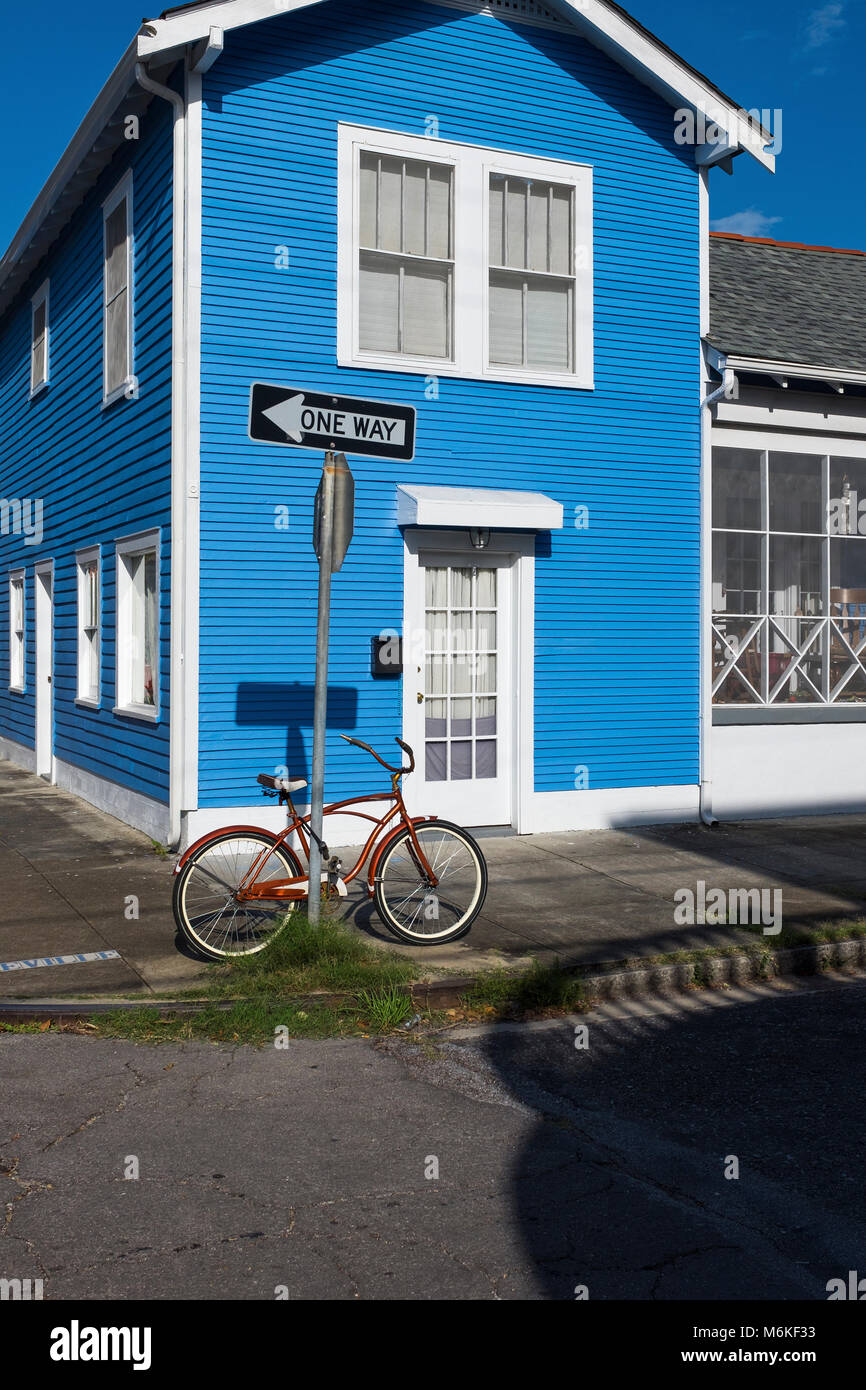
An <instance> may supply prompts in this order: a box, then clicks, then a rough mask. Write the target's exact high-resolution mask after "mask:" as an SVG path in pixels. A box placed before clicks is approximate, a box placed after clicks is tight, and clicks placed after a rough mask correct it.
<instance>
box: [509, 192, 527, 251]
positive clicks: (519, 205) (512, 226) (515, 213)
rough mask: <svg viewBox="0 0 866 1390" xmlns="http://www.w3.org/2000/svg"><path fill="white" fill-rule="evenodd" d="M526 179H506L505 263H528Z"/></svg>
mask: <svg viewBox="0 0 866 1390" xmlns="http://www.w3.org/2000/svg"><path fill="white" fill-rule="evenodd" d="M526 187H527V185H526V180H525V179H510V178H509V179H506V180H505V264H506V265H513V266H521V267H524V266H525V265H526Z"/></svg>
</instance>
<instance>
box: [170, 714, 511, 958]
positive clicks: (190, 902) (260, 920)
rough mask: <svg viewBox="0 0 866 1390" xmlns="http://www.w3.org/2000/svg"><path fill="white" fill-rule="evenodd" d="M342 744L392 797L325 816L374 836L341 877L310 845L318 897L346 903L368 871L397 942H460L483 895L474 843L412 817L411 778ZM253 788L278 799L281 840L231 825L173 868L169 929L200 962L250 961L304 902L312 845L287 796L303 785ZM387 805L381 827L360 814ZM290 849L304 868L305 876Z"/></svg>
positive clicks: (428, 819) (356, 799)
mask: <svg viewBox="0 0 866 1390" xmlns="http://www.w3.org/2000/svg"><path fill="white" fill-rule="evenodd" d="M340 737H341V738H344V739H345V740H346V742H347V743H351V744H354V746H355V747H356V748H363V749H365V750H366V752H368V753H370V754H372V756H373V757H374V758H375V759H376V761H377V762H379V763H381V764H382V766H383V767H384V768H385V769H386V770H387V771H388V772H389V773H390V774H391V790H390V791H389V792H376V793H374V794H373V795H372V796H353V797H350V798H349V799H348V800H347V801H335V802H333V803H332V804H331V805H330V806H326V807H325V812H324V814H325V816H326V817H328V816H334V815H349V816H356V817H358V818H359V819H361V820H367V821H371V822H372V823H373V827H374V828H373V830H372V831H371V832H370V836H369V838H368V840H367V843H366V844H365V845H364V848H363V849H362V851H361V853H360V855H359V857H358V860H357V863H356V864H355V865H354V867H353V868H352V869H351V870H350V871H349V872H348V873H347V874H346V875H345V877H344V876H343V865H342V862H341V861H340V859H339V858H338V857H337V856H336V855H332V854H331V853H330V851H329V849H328V846H327V845H326V844H325V842H324V840H323V839H319V837H318V836H317V835H316V836H315V839H316V841H317V842H318V845H319V849H320V850H321V853H322V864H323V866H327V867H326V868H323V872H322V884H321V889H320V891H321V893H322V896H323V897H329V898H332V897H345V896H346V894H347V889H346V885H347V884H349V883H351V882H352V880H353V879H355V878H357V877H358V875H359V874H360V873H361V871H362V870H363V868H364V866H365V864H367V862H368V861H369V869H368V873H367V893H368V895H369V897H371V898H372V899H374V900H375V903H376V909H377V911H378V913H379V916H380V917H381V918H382V921H383V922H384V923H385V925H386V926H387V927H388V928H389V930H390V931H392V932H393V933H394V935H395V936H397V937H399V938H400V940H401V941H408V942H411V943H412V945H415V946H438V945H441V944H442V943H443V942H444V941H455V940H456V939H457V938H458V937H460V936H464V935H465V934H466V932H468V931H469V928H470V927H471V926H472V923H473V922H474V921H475V918H476V917H477V916H478V914H479V912H480V911H481V907H482V905H483V903H484V899H485V897H486V895H487V865H486V863H485V861H484V855H483V854H482V853H481V850H480V849H479V848H478V845H477V844H476V843H475V841H474V840H473V838H472V836H471V835H469V834H467V832H466V831H465V830H462V829H461V828H460V826H459V825H452V824H451V823H450V822H449V821H443V820H440V819H439V818H438V817H437V816H410V815H409V814H408V812H407V810H406V806H405V804H404V802H403V793H402V791H401V790H400V779H401V778H402V777H404V776H407V775H408V774H409V773H410V772H413V771H414V769H415V755H414V753H413V752H412V749H411V748H410V747H409V745H408V744H407V743H404V742H403V741H402V739H399V738H398V739H395V742H396V743H397V744H399V746H400V748H402V750H403V752H404V753H406V754H407V755H408V758H409V764H408V766H407V767H404V766H402V764H401V766H400V767H392V766H391V765H390V763H386V762H385V760H384V758H380V757H379V754H378V753H377V752H375V750H374V749H372V748H371V747H370V745H369V744H368V743H362V742H361V740H360V739H357V738H350V737H349V736H348V734H341V735H340ZM258 782H259V784H260V786H261V787H262V789H263V792H264V795H265V796H278V797H279V800H280V805H285V806H286V807H287V808H288V811H287V825H286V828H285V830H282V831H280V833H279V834H273V833H271V832H270V831H268V830H263V829H261V828H260V827H258V826H250V825H233V826H230V827H229V828H228V829H226V830H216V831H211V833H210V834H209V835H204V836H203V837H202V838H201V839H200V840H197V841H196V843H195V844H194V845H190V847H189V849H188V850H186V852H185V853H184V854H183V855H182V856H181V858H180V859H179V860H178V862H177V864H176V866H175V881H174V894H173V898H172V906H173V908H174V916H175V921H176V922H177V925H178V927H179V929H180V931H181V933H182V935H183V936H184V938H185V939H186V940H187V942H188V943H189V944H190V946H192V948H193V949H194V950H195V951H196V953H197V954H199V955H201V956H204V957H205V958H206V959H208V960H225V959H226V958H231V957H233V956H250V955H255V954H256V952H258V951H262V950H264V948H265V947H266V946H267V945H268V943H269V942H270V941H273V939H274V938H275V937H276V936H277V935H278V934H279V932H281V931H282V930H283V929H284V927H285V926H286V925H287V923H288V921H289V918H290V917H291V914H292V912H294V911H295V910H296V909H297V907H298V906H299V904H300V903H302V902H305V901H306V899H307V897H308V894H309V890H310V884H309V863H310V842H311V839H312V838H313V836H314V832H313V830H312V827H311V825H310V817H309V815H306V816H300V815H299V814H298V812H297V811H296V810H295V807H294V804H293V802H292V793H293V792H296V791H300V789H301V788H302V787H305V786H306V785H307V784H306V782H305V781H302V780H299V779H292V778H289V777H272V776H269V775H268V774H266V773H262V774H261V775H260V776H259V778H258ZM371 801H387V802H390V803H391V806H390V809H389V810H387V811H385V812H384V814H383V815H382V816H380V817H376V816H374V815H371V814H370V812H369V811H361V810H358V809H349V808H357V807H358V806H360V805H362V804H364V803H369V802H371ZM292 836H296V842H295V843H296V845H297V846H298V848H299V849H300V851H301V854H302V855H303V856H304V858H305V859H306V861H307V873H306V874H305V873H304V870H303V866H302V864H301V859H300V858H299V856H298V853H297V850H296V849H295V848H293V847H291V846H290V845H289V840H290V839H291V837H292Z"/></svg>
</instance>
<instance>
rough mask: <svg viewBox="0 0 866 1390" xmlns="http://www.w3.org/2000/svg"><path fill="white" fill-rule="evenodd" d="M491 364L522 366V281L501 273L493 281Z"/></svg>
mask: <svg viewBox="0 0 866 1390" xmlns="http://www.w3.org/2000/svg"><path fill="white" fill-rule="evenodd" d="M490 361H491V362H501V363H509V364H511V363H513V364H516V365H518V366H519V365H521V364H522V362H523V281H522V280H520V279H518V278H517V277H516V276H512V275H504V274H502V272H497V273H495V274H492V275H491V277H490Z"/></svg>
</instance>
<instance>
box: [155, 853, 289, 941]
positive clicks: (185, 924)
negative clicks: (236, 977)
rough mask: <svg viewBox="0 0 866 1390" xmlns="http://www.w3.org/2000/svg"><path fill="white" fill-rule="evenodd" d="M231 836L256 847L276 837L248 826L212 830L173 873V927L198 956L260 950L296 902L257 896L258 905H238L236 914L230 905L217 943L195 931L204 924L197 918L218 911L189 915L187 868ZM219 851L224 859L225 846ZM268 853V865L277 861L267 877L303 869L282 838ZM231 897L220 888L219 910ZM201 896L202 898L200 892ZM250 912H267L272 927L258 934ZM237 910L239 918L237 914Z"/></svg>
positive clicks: (194, 867) (197, 866)
mask: <svg viewBox="0 0 866 1390" xmlns="http://www.w3.org/2000/svg"><path fill="white" fill-rule="evenodd" d="M232 842H236V843H237V844H238V845H246V846H255V845H257V844H258V845H261V846H262V848H264V847H265V846H266V845H270V846H271V847H273V846H274V845H275V843H276V836H274V835H269V834H268V832H267V831H266V830H261V831H254V832H253V831H247V832H245V833H242V834H238V832H236V831H235V832H232V831H223V832H220V833H218V834H215V835H212V836H211V837H210V838H209V839H208V840H206V841H205V842H204V844H202V845H200V846H199V848H198V849H197V850H196V852H195V854H193V855H192V856H191V858H190V859H188V860H187V862H186V864H184V866H183V868H182V869H181V871H180V873H179V874H177V875H176V877H175V881H174V890H173V892H172V900H171V901H172V910H173V912H174V920H175V922H176V923H177V927H178V931H179V932H180V934H181V936H182V937H183V939H184V941H186V943H187V945H188V946H190V947H191V949H192V950H193V951H194V952H195V954H196V955H198V956H200V957H201V958H202V959H204V960H232V959H234V958H236V957H237V956H252V955H258V953H259V952H260V951H263V950H264V949H265V947H266V946H268V945H269V944H270V942H271V941H273V940H275V939H276V937H277V936H279V934H280V932H282V931H283V930H284V929H285V927H286V925H287V923H288V919H289V916H290V915H291V913H292V912H293V911H294V910H295V909H296V908H297V907H298V905H299V903H298V900H297V899H295V900H286V901H285V902H282V903H281V902H276V901H273V902H270V903H269V902H268V901H267V900H266V899H263V900H262V905H261V906H260V907H259V908H255V907H244V908H243V909H242V911H243V915H242V916H240V909H239V908H238V907H236V908H235V911H234V913H233V914H232V917H231V919H229V920H227V921H226V922H225V924H224V930H223V933H222V936H223V940H222V949H220V948H219V947H218V946H216V945H215V944H214V943H213V942H212V941H208V940H206V939H202V935H201V934H200V933H201V932H202V931H203V930H204V922H203V921H202V920H201V918H204V921H205V922H206V921H207V920H210V919H211V918H215V920H217V921H218V920H219V916H220V915H221V914H218V913H217V908H216V906H214V908H213V912H212V913H208V912H206V911H202V913H200V914H199V915H198V917H191V915H190V907H191V903H190V902H189V893H190V884H191V883H192V882H193V874H194V873H195V872H196V870H198V871H199V874H200V876H201V864H202V860H203V859H204V858H205V856H206V855H207V854H209V853H212V852H213V851H214V850H216V849H217V848H218V847H219V846H220V845H222V846H224V847H227V846H228V845H229V844H230V843H232ZM223 857H224V858H226V860H228V858H229V853H228V851H227V850H226V849H224V855H223ZM273 857H274V859H275V860H276V861H277V862H276V863H275V865H274V868H275V870H276V869H277V866H278V867H279V872H272V873H270V874H269V877H272V878H300V877H301V875H302V874H303V872H304V870H303V868H302V866H301V861H300V859H299V858H298V856H297V855H296V854H295V852H294V850H291V849H289V848H288V846H287V845H285V844H282V845H280V847H279V848H278V849H273ZM240 859H241V856H240V855H239V854H236V855H235V861H236V863H239V861H240ZM266 866H267V861H265V866H263V867H266ZM239 876H240V877H243V874H240V873H239ZM230 886H231V884H230V880H229V877H228V874H227V877H226V887H227V888H229V889H230ZM213 896H214V898H215V900H216V902H219V901H220V897H221V895H220V894H219V893H217V892H214V893H213ZM231 897H232V895H231V892H230V891H228V892H226V894H225V906H224V907H223V909H222V912H223V913H224V912H225V911H226V908H227V907H228V904H229V903H230V902H231ZM202 901H206V899H205V898H204V896H203V895H202ZM255 912H257V913H258V915H259V918H260V919H263V918H265V917H270V918H271V919H273V921H274V925H273V927H272V929H271V930H270V931H268V932H267V934H266V935H263V936H262V937H261V938H260V936H259V934H258V933H257V932H256V931H255V929H254V928H253V927H251V923H252V922H253V920H254V919H253V913H255ZM281 914H282V915H283V921H282V922H279V921H278V920H277V919H278V918H279V916H280V915H281ZM239 916H240V920H238V919H239ZM247 947H248V948H247Z"/></svg>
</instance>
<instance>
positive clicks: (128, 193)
mask: <svg viewBox="0 0 866 1390" xmlns="http://www.w3.org/2000/svg"><path fill="white" fill-rule="evenodd" d="M102 215H103V259H104V274H103V398H104V404H106V405H108V404H110V403H111V402H112V401H115V400H117V399H118V397H120V396H122V395H123V394H124V393H125V392H126V390H127V388H128V386H129V384H130V380H131V378H132V175H131V174H127V175H126V176H125V177H124V178H123V179H121V181H120V183H119V184H118V186H117V188H115V190H114V192H113V193H112V194H111V197H110V198H108V199H107V200H106V202H105V203H104V204H103V208H102Z"/></svg>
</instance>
